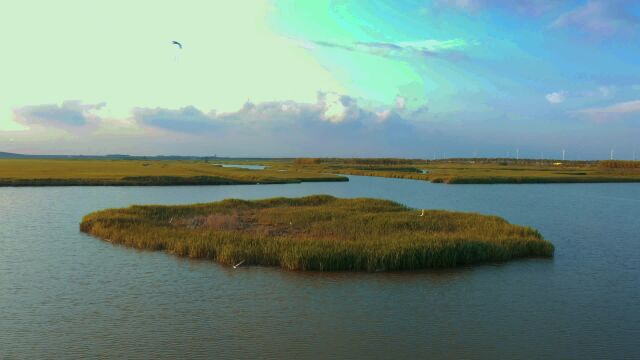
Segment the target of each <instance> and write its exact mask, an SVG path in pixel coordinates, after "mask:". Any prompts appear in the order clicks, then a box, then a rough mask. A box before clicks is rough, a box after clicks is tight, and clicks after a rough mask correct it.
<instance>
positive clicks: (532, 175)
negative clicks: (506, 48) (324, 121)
mask: <svg viewBox="0 0 640 360" xmlns="http://www.w3.org/2000/svg"><path fill="white" fill-rule="evenodd" d="M303 160H304V159H302V160H296V161H294V163H293V166H294V167H295V168H304V169H308V170H310V171H316V172H331V173H337V174H350V175H362V176H379V177H389V178H403V179H414V180H425V181H431V182H435V183H447V184H497V183H514V184H518V183H599V182H640V162H639V161H636V162H632V161H624V162H577V161H572V162H556V165H554V162H553V161H535V160H520V161H517V160H513V159H509V160H506V159H505V160H498V159H496V160H492V161H487V160H485V161H475V160H471V159H467V160H463V159H456V160H445V161H425V160H414V161H413V162H409V163H407V162H398V163H394V162H392V161H389V159H378V160H387V162H381V161H373V162H371V163H370V164H368V165H367V164H363V161H362V160H364V159H361V161H359V162H353V161H350V159H325V160H323V161H318V160H313V159H311V160H306V161H303ZM372 160H376V159H372ZM381 164H385V165H384V166H381ZM416 170H418V171H416ZM420 170H425V171H426V173H421V172H420Z"/></svg>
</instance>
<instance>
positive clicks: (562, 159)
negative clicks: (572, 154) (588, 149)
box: [562, 149, 564, 161]
mask: <svg viewBox="0 0 640 360" xmlns="http://www.w3.org/2000/svg"><path fill="white" fill-rule="evenodd" d="M562 161H564V149H562Z"/></svg>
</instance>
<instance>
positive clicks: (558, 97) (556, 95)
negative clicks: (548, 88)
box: [545, 90, 567, 104]
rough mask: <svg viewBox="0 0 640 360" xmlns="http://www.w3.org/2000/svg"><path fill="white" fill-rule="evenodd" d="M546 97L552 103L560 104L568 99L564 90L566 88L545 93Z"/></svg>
mask: <svg viewBox="0 0 640 360" xmlns="http://www.w3.org/2000/svg"><path fill="white" fill-rule="evenodd" d="M545 98H546V99H547V101H548V102H550V103H551V104H560V103H563V102H564V101H565V100H566V98H567V92H566V91H564V90H562V91H556V92H552V93H550V94H547V95H545Z"/></svg>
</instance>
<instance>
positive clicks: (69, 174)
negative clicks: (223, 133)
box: [0, 159, 348, 186]
mask: <svg viewBox="0 0 640 360" xmlns="http://www.w3.org/2000/svg"><path fill="white" fill-rule="evenodd" d="M347 180H348V179H347V178H346V177H344V176H336V175H330V174H321V173H316V172H309V171H307V170H305V169H290V171H286V172H283V171H275V170H269V169H266V170H248V169H240V168H223V167H221V166H219V165H214V164H212V163H209V162H208V161H188V160H180V161H164V160H163V161H160V160H149V161H144V160H66V159H65V160H61V159H0V186H63V185H233V184H257V183H260V184H282V183H299V182H303V181H347Z"/></svg>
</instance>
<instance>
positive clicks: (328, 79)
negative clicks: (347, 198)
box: [0, 0, 640, 159]
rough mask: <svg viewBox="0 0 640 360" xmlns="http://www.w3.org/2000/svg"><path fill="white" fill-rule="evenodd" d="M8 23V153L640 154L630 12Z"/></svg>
mask: <svg viewBox="0 0 640 360" xmlns="http://www.w3.org/2000/svg"><path fill="white" fill-rule="evenodd" d="M0 13H2V14H3V15H4V18H3V21H1V22H0V40H2V43H3V44H4V48H5V50H6V51H5V52H3V56H2V57H1V58H0V77H1V78H2V79H3V81H2V85H0V151H14V152H24V153H67V154H105V153H131V154H141V155H142V154H145V155H154V154H181V155H210V154H218V155H226V156H398V157H421V158H432V157H434V156H437V157H441V156H443V154H444V155H445V156H473V155H474V154H475V155H477V156H507V155H510V156H513V155H514V154H515V151H516V149H517V148H518V149H519V150H520V155H521V156H525V157H532V158H538V157H541V156H544V157H559V156H560V153H561V150H562V149H563V148H564V149H566V151H567V157H569V158H574V159H589V158H605V157H608V156H609V152H610V149H611V148H613V149H614V154H615V157H616V158H631V157H632V156H633V153H634V151H638V154H639V156H640V60H639V58H638V54H640V51H639V50H640V45H639V44H640V43H639V42H638V41H637V39H638V38H639V35H640V3H638V2H635V1H626V0H609V1H603V0H574V1H568V0H567V1H565V0H549V1H541V0H521V1H508V0H434V1H427V0H407V1H381V0H375V1H374V0H371V1H347V0H340V1H321V0H318V1H260V0H256V1H249V0H246V1H240V2H234V3H222V2H210V1H181V2H163V3H161V4H159V3H158V2H153V1H148V0H143V1H137V2H135V3H134V4H131V3H130V2H126V1H122V0H117V1H109V2H106V1H95V2H86V1H85V2H83V1H74V0H62V1H59V2H56V3H55V4H50V3H47V2H44V1H33V0H25V1H14V2H12V1H6V2H3V3H2V5H0ZM17 29H20V30H19V31H18V30H17ZM172 40H178V41H180V42H182V43H183V44H184V48H183V49H182V50H180V49H178V48H177V47H175V46H173V45H171V41H172Z"/></svg>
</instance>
